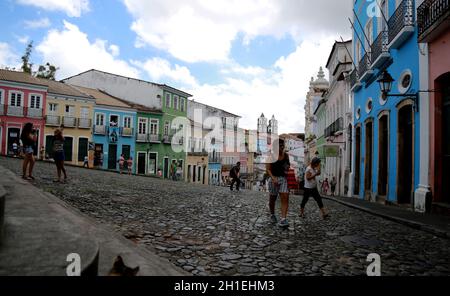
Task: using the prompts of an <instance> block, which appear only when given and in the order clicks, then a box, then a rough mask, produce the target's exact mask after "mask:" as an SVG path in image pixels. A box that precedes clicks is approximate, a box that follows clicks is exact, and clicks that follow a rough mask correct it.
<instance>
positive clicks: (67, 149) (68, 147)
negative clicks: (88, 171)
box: [64, 137, 73, 162]
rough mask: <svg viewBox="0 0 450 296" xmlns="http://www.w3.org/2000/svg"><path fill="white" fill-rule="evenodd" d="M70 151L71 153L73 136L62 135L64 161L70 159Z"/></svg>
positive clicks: (69, 160)
mask: <svg viewBox="0 0 450 296" xmlns="http://www.w3.org/2000/svg"><path fill="white" fill-rule="evenodd" d="M72 153H73V138H72V137H64V156H65V161H67V162H71V161H72Z"/></svg>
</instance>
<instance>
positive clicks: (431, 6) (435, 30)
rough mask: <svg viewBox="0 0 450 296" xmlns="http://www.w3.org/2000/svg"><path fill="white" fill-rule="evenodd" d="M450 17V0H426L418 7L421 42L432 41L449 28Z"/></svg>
mask: <svg viewBox="0 0 450 296" xmlns="http://www.w3.org/2000/svg"><path fill="white" fill-rule="evenodd" d="M449 18H450V0H425V1H424V2H423V3H422V4H421V5H420V6H419V8H418V9H417V24H418V27H419V42H430V41H432V40H433V39H434V38H435V37H436V36H438V35H439V34H440V33H442V32H443V31H444V30H447V29H448V27H449V26H450V23H449V22H448V19H449ZM442 25H444V26H442Z"/></svg>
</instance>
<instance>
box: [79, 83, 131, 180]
mask: <svg viewBox="0 0 450 296" xmlns="http://www.w3.org/2000/svg"><path fill="white" fill-rule="evenodd" d="M77 88H78V89H80V90H81V91H82V92H84V93H86V94H88V95H90V96H91V97H93V98H95V102H96V105H95V108H94V127H93V142H94V143H93V144H94V145H93V146H94V147H93V148H94V149H95V153H94V155H95V156H94V165H95V166H96V167H100V168H102V169H105V170H119V163H118V160H119V159H120V156H121V155H122V154H124V156H125V160H128V159H129V158H130V157H132V158H134V156H135V153H136V151H135V150H136V148H135V144H136V136H135V134H136V133H135V132H134V131H135V127H134V124H135V122H136V113H137V111H136V110H135V109H133V108H132V107H131V106H130V105H128V104H127V103H126V102H124V101H122V100H120V99H118V98H115V97H113V96H111V95H109V94H107V93H104V92H102V91H99V90H95V89H90V88H85V87H79V86H77ZM135 164H136V160H135V159H133V169H132V172H133V173H135V172H136V165H135Z"/></svg>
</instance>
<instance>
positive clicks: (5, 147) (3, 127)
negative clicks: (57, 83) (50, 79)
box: [0, 70, 48, 158]
mask: <svg viewBox="0 0 450 296" xmlns="http://www.w3.org/2000/svg"><path fill="white" fill-rule="evenodd" d="M47 88H48V87H47V84H46V82H45V81H43V80H41V79H37V78H34V77H33V76H31V75H30V74H27V73H23V72H15V71H8V70H0V155H12V154H13V150H12V147H13V143H17V144H18V145H20V143H21V141H20V134H21V132H22V128H23V126H24V125H25V124H26V123H28V122H30V123H33V126H34V128H35V130H36V136H37V143H36V146H35V147H34V148H35V149H34V154H35V156H36V157H37V158H41V155H40V153H39V152H40V150H41V147H43V145H44V128H45V120H44V114H45V108H46V104H47Z"/></svg>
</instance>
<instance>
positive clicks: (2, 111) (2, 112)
mask: <svg viewBox="0 0 450 296" xmlns="http://www.w3.org/2000/svg"><path fill="white" fill-rule="evenodd" d="M0 115H5V105H3V104H0Z"/></svg>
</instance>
